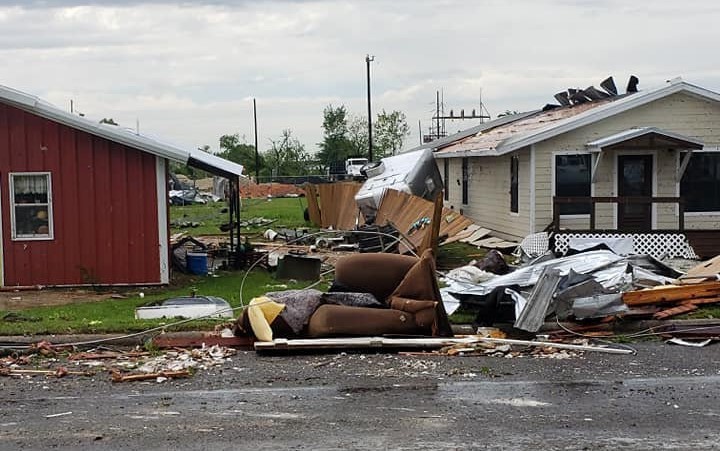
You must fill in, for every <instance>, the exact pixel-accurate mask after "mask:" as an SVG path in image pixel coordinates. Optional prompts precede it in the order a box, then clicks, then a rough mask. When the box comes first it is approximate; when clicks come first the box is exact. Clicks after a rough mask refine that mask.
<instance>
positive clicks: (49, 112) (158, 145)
mask: <svg viewBox="0 0 720 451" xmlns="http://www.w3.org/2000/svg"><path fill="white" fill-rule="evenodd" d="M0 102H3V103H7V104H9V105H12V106H14V107H17V108H20V109H21V110H24V111H27V112H29V113H32V114H35V115H37V116H40V117H44V118H46V119H50V120H52V121H55V122H58V123H60V124H63V125H67V126H68V127H72V128H74V129H77V130H82V131H84V132H87V133H90V134H92V135H95V136H99V137H101V138H105V139H108V140H110V141H114V142H117V143H120V144H123V145H126V146H128V147H132V148H135V149H138V150H141V151H143V152H147V153H150V154H153V155H157V156H159V157H162V158H167V159H169V160H172V161H176V162H178V163H184V164H188V163H192V162H193V161H192V160H195V161H199V162H201V163H203V164H204V165H205V166H206V168H207V169H209V170H211V169H216V170H217V172H221V173H222V175H225V176H227V175H236V176H241V175H242V170H243V167H242V165H239V164H237V163H233V162H231V161H228V160H225V159H223V158H220V157H218V156H216V155H212V154H210V153H208V152H204V151H201V150H187V149H183V148H181V147H178V146H174V145H172V144H168V143H165V142H162V141H160V140H158V139H154V138H150V137H148V136H146V135H141V134H138V133H135V132H134V131H131V130H127V129H124V128H122V127H118V126H115V125H109V124H100V123H98V122H95V121H91V120H89V119H86V118H84V117H81V116H78V115H75V114H72V113H70V112H67V111H64V110H62V109H60V108H58V107H56V106H54V105H52V104H50V103H48V102H45V101H44V100H42V99H40V98H38V97H35V96H33V95H30V94H26V93H24V92H21V91H18V90H16V89H12V88H9V87H7V86H3V85H0ZM211 172H212V171H211Z"/></svg>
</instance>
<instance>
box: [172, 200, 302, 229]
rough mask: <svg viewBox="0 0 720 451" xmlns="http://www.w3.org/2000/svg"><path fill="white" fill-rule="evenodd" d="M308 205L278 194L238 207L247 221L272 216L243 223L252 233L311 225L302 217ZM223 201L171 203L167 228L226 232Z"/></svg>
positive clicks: (226, 215) (241, 218)
mask: <svg viewBox="0 0 720 451" xmlns="http://www.w3.org/2000/svg"><path fill="white" fill-rule="evenodd" d="M305 207H307V204H306V202H305V198H303V197H296V198H291V197H278V198H273V199H270V200H268V199H243V201H242V207H241V209H240V220H241V222H242V221H249V220H251V219H253V218H265V219H272V220H275V222H273V223H272V224H270V225H269V226H247V227H243V228H242V231H243V232H244V233H249V234H254V233H259V232H264V231H265V230H266V229H267V228H299V227H310V226H311V224H310V223H309V222H306V221H305V219H304V218H303V211H304V210H305ZM223 209H227V204H226V203H225V202H215V203H208V204H205V205H187V206H173V207H170V226H171V227H170V229H171V232H172V233H177V232H187V233H188V234H189V235H192V236H200V235H219V234H223V233H225V232H222V231H221V230H220V225H221V224H226V223H228V222H229V220H230V217H229V214H228V213H227V212H225V213H223V212H222V210H223ZM182 223H198V224H199V225H198V226H197V227H181V224H182Z"/></svg>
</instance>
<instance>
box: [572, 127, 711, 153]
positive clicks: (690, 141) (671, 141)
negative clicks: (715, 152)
mask: <svg viewBox="0 0 720 451" xmlns="http://www.w3.org/2000/svg"><path fill="white" fill-rule="evenodd" d="M703 146H704V144H703V142H702V141H700V140H698V139H695V138H692V137H690V136H685V135H681V134H679V133H675V132H670V131H667V130H661V129H659V128H657V127H640V128H631V129H629V130H625V131H622V132H620V133H615V134H614V135H610V136H606V137H605V138H600V139H598V140H595V141H591V142H589V143H587V144H585V147H587V148H588V149H589V150H590V151H600V150H604V149H611V148H623V149H628V148H639V147H642V148H644V149H667V148H671V149H681V150H700V149H702V148H703Z"/></svg>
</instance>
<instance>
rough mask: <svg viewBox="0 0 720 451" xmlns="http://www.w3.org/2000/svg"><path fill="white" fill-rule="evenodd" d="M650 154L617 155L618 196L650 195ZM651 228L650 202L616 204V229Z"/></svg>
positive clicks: (651, 169) (651, 165)
mask: <svg viewBox="0 0 720 451" xmlns="http://www.w3.org/2000/svg"><path fill="white" fill-rule="evenodd" d="M652 182H653V157H652V155H620V156H618V196H619V197H652ZM651 229H652V204H651V203H642V204H640V203H632V204H624V203H619V204H618V230H621V231H632V232H637V231H644V230H651Z"/></svg>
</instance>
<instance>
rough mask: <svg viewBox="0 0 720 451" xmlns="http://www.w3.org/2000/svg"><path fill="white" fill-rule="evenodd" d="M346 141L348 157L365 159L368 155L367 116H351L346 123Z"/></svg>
mask: <svg viewBox="0 0 720 451" xmlns="http://www.w3.org/2000/svg"><path fill="white" fill-rule="evenodd" d="M347 136H348V140H349V141H350V147H351V150H350V155H348V156H350V157H366V156H367V154H368V121H367V116H355V115H353V116H351V117H350V121H349V122H348V134H347Z"/></svg>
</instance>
